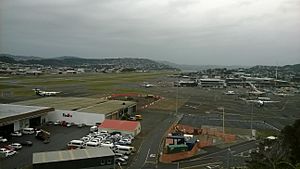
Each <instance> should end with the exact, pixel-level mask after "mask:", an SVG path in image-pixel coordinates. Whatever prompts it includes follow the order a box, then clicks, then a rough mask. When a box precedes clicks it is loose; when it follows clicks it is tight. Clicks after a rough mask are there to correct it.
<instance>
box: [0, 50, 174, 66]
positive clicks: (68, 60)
mask: <svg viewBox="0 0 300 169" xmlns="http://www.w3.org/2000/svg"><path fill="white" fill-rule="evenodd" d="M14 58H18V59H14ZM21 58H22V59H21ZM0 61H2V62H6V63H14V64H15V63H19V64H24V65H32V64H39V65H44V66H53V67H64V66H85V67H87V66H90V67H97V66H98V65H112V66H114V67H120V68H121V67H122V68H131V69H141V70H165V69H169V70H170V69H171V70H173V69H174V68H173V67H172V66H169V65H166V64H162V63H158V62H155V61H153V60H150V59H141V58H106V59H84V58H79V57H73V56H62V57H57V58H40V57H32V56H30V57H28V58H26V56H22V57H20V56H14V55H9V54H0Z"/></svg>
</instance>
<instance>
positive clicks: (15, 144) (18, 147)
mask: <svg viewBox="0 0 300 169" xmlns="http://www.w3.org/2000/svg"><path fill="white" fill-rule="evenodd" d="M9 146H11V147H13V148H14V149H16V150H20V149H21V148H22V145H21V144H20V143H12V144H11V145H9Z"/></svg>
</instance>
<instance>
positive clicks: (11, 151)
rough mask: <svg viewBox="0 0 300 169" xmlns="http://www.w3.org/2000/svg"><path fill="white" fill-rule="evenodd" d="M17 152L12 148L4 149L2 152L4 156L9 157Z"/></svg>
mask: <svg viewBox="0 0 300 169" xmlns="http://www.w3.org/2000/svg"><path fill="white" fill-rule="evenodd" d="M16 153H17V152H16V151H14V150H6V151H4V152H3V154H4V156H5V157H9V156H12V155H15V154H16Z"/></svg>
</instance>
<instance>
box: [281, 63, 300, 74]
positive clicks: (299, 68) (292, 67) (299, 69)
mask: <svg viewBox="0 0 300 169" xmlns="http://www.w3.org/2000/svg"><path fill="white" fill-rule="evenodd" d="M282 69H284V70H290V71H294V72H298V73H300V64H295V65H286V66H283V67H282Z"/></svg>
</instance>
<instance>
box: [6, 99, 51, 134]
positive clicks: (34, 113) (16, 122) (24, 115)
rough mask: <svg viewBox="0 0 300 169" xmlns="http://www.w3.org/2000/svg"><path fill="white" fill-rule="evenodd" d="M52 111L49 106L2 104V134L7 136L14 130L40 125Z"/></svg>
mask: <svg viewBox="0 0 300 169" xmlns="http://www.w3.org/2000/svg"><path fill="white" fill-rule="evenodd" d="M51 111H54V109H53V108H49V107H38V106H23V105H13V104H0V136H3V137H6V138H7V137H10V133H12V132H14V131H17V130H21V129H23V128H26V127H36V126H40V125H41V124H43V123H45V122H46V116H47V113H48V112H51Z"/></svg>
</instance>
